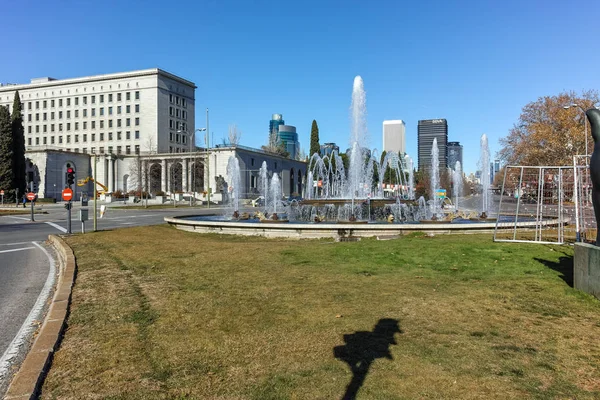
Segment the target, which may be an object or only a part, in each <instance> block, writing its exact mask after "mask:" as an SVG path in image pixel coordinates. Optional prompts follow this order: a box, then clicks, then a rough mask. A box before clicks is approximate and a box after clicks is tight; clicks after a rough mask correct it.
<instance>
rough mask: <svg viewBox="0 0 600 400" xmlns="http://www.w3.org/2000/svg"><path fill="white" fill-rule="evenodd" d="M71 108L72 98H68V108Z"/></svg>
mask: <svg viewBox="0 0 600 400" xmlns="http://www.w3.org/2000/svg"><path fill="white" fill-rule="evenodd" d="M70 106H71V98H70V97H68V98H67V107H70Z"/></svg>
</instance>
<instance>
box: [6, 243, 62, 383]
mask: <svg viewBox="0 0 600 400" xmlns="http://www.w3.org/2000/svg"><path fill="white" fill-rule="evenodd" d="M31 243H33V244H34V245H35V246H36V247H39V249H40V250H42V251H43V252H44V254H46V257H48V262H49V264H50V268H49V271H48V278H46V283H45V284H44V287H43V288H42V290H41V291H40V295H39V296H38V298H37V300H36V301H35V304H34V305H33V308H32V309H31V311H30V312H29V315H28V316H27V318H26V319H25V321H24V322H23V325H21V328H20V329H19V332H17V335H16V336H15V338H14V339H13V340H12V342H10V344H9V345H8V347H7V348H6V351H5V352H4V354H3V355H2V357H0V380H2V379H3V378H5V377H7V376H8V373H9V371H10V367H11V364H12V361H13V359H14V358H15V357H16V356H17V355H18V353H19V349H20V348H21V347H22V346H23V345H24V344H25V342H26V340H27V338H28V336H29V335H30V334H31V333H32V332H33V331H34V330H35V328H36V325H34V321H35V320H36V319H37V318H38V317H39V315H40V314H41V311H42V310H43V308H44V304H46V301H47V300H48V297H49V296H50V292H51V290H52V287H53V286H54V281H55V279H56V267H55V265H54V259H53V258H52V256H51V255H50V253H48V251H47V250H46V249H45V248H43V247H42V246H40V245H39V244H38V243H37V242H31Z"/></svg>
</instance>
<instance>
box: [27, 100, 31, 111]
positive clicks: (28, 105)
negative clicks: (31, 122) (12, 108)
mask: <svg viewBox="0 0 600 400" xmlns="http://www.w3.org/2000/svg"><path fill="white" fill-rule="evenodd" d="M27 108H28V109H29V110H31V102H29V103H28V104H27Z"/></svg>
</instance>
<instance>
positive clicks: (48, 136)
mask: <svg viewBox="0 0 600 400" xmlns="http://www.w3.org/2000/svg"><path fill="white" fill-rule="evenodd" d="M195 89H196V85H195V84H194V83H193V82H190V81H188V80H185V79H183V78H180V77H178V76H176V75H173V74H170V73H168V72H165V71H163V70H160V69H158V68H153V69H146V70H139V71H132V72H123V73H116V74H107V75H95V76H88V77H83V78H73V79H54V78H39V79H32V80H31V82H30V83H28V84H18V85H7V86H0V106H9V109H10V111H12V104H13V97H14V94H15V92H16V91H17V90H18V91H19V95H20V96H21V102H22V103H23V107H22V110H23V126H24V128H25V145H26V150H27V151H37V150H66V151H70V152H78V153H96V154H117V155H118V154H123V155H127V154H138V153H140V152H141V153H144V152H158V153H167V152H168V153H181V152H189V151H190V150H192V143H191V142H190V137H192V134H193V131H194V128H195V125H194V116H195V113H194V108H195V100H194V91H195ZM189 132H192V133H189Z"/></svg>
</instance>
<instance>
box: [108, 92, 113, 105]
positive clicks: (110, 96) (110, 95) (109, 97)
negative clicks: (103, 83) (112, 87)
mask: <svg viewBox="0 0 600 400" xmlns="http://www.w3.org/2000/svg"><path fill="white" fill-rule="evenodd" d="M112 98H113V96H112V93H109V94H108V102H109V103H112Z"/></svg>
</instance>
